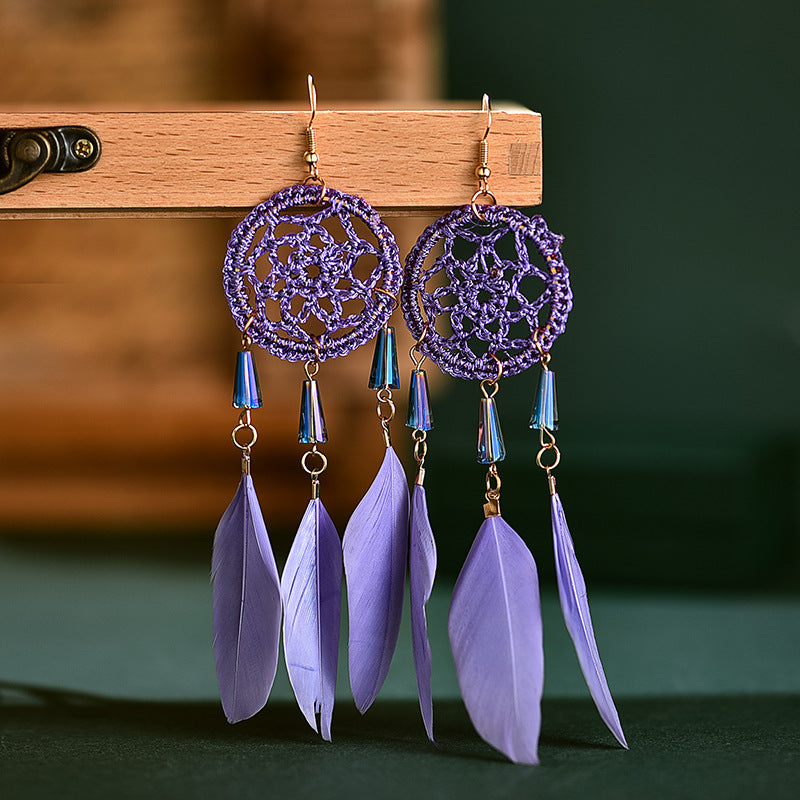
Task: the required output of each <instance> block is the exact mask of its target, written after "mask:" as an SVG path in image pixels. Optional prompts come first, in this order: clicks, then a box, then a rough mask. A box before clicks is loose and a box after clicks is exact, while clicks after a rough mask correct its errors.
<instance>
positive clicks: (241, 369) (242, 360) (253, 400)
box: [233, 350, 261, 408]
mask: <svg viewBox="0 0 800 800" xmlns="http://www.w3.org/2000/svg"><path fill="white" fill-rule="evenodd" d="M233 407H234V408H261V385H260V384H259V382H258V372H256V365H255V363H254V362H253V354H252V353H251V352H250V351H249V350H243V351H242V352H241V353H237V354H236V373H235V375H234V379H233Z"/></svg>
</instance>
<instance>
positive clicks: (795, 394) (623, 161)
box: [426, 0, 800, 588]
mask: <svg viewBox="0 0 800 800" xmlns="http://www.w3.org/2000/svg"><path fill="white" fill-rule="evenodd" d="M443 20H444V25H443V27H444V31H445V35H446V57H445V68H446V76H447V77H446V91H447V95H448V96H450V97H452V98H458V99H462V100H463V99H472V100H474V102H475V103H476V104H479V103H480V97H481V94H482V93H483V92H484V91H485V92H488V93H489V94H490V95H491V96H492V98H493V99H494V100H495V101H497V102H499V101H501V100H504V99H505V100H513V101H516V102H520V103H522V104H524V105H526V106H528V107H530V108H533V109H535V110H537V111H539V112H541V113H542V115H543V127H544V149H543V153H544V204H543V205H542V206H541V207H540V208H538V209H536V210H537V211H538V212H540V213H542V214H543V215H544V216H545V217H546V219H547V220H548V224H549V225H550V227H551V229H553V230H555V231H557V232H559V233H563V234H565V236H566V242H565V245H564V250H563V252H564V256H565V260H566V262H567V264H568V265H569V266H570V269H571V273H572V280H573V288H574V292H575V307H574V310H573V312H572V316H571V317H570V323H569V326H568V330H567V332H566V334H565V335H564V336H563V337H562V338H561V339H560V340H559V341H558V343H557V345H556V347H555V348H554V350H553V366H554V368H555V370H556V374H557V380H558V391H559V410H560V414H561V423H562V429H561V430H560V431H559V436H558V439H559V445H560V446H561V447H562V450H563V454H564V461H563V466H562V467H560V468H559V470H558V476H559V490H560V494H561V496H562V500H563V501H564V504H565V507H566V510H567V515H568V519H569V521H570V526H571V529H572V533H573V536H574V538H575V541H576V546H577V548H578V552H579V554H580V555H581V559H582V561H583V562H584V568H585V570H586V571H587V573H591V575H592V578H593V581H600V582H602V581H603V580H605V581H607V582H612V581H613V582H623V583H644V584H649V585H672V586H675V585H686V586H693V587H705V586H708V587H712V586H714V587H751V586H756V585H760V586H766V587H775V588H791V587H794V586H796V585H797V580H796V579H797V577H798V574H800V571H799V570H798V566H797V564H798V540H800V524H798V519H799V518H800V513H799V512H798V499H797V498H798V487H799V486H800V478H799V476H800V467H798V464H799V463H800V445H799V443H800V415H799V414H798V399H799V398H800V391H799V389H800V380H799V377H798V362H799V359H798V354H799V352H800V280H798V277H797V275H798V264H800V246H799V245H798V235H797V209H796V202H795V201H796V195H797V185H798V178H800V169H799V168H798V167H800V163H799V158H798V144H797V135H798V130H800V110H799V109H798V102H797V100H798V97H797V94H798V85H799V83H800V82H799V81H798V78H800V69H798V59H797V55H796V54H797V50H796V31H797V25H796V7H795V6H793V5H791V4H789V3H770V2H766V3H763V2H762V3H753V2H699V3H698V2H686V0H681V1H679V2H671V3H637V2H626V1H625V0H613V1H612V2H606V3H593V2H588V0H581V1H579V2H561V3H529V2H523V1H521V0H520V1H518V2H494V3H492V4H491V5H489V6H487V4H486V3H485V2H479V1H478V0H460V1H459V2H449V3H446V4H445V6H444V11H443ZM500 201H501V202H502V198H500ZM535 380H536V375H534V374H528V375H524V376H520V377H518V378H514V379H509V380H508V381H504V385H503V387H502V389H501V395H500V402H501V411H502V419H503V423H504V433H505V436H506V444H507V446H508V450H509V457H508V459H507V460H506V461H505V462H504V464H503V469H502V471H501V474H502V475H503V480H504V486H503V489H504V492H503V513H504V516H505V517H506V518H507V519H508V520H509V522H510V523H511V524H512V525H513V526H514V527H516V528H517V529H518V530H519V532H520V533H521V534H522V535H523V536H524V538H526V540H527V541H528V543H529V544H530V545H531V547H532V549H533V551H534V554H535V555H537V558H540V560H541V559H542V558H543V557H544V555H545V553H547V552H548V551H549V549H550V544H549V537H550V532H549V514H548V508H547V501H548V497H547V488H546V484H545V481H544V479H543V476H542V475H541V474H539V470H538V469H537V468H536V467H535V465H534V463H533V459H534V456H535V452H536V440H535V436H534V435H533V434H532V432H530V431H528V429H527V419H528V415H529V410H530V403H531V400H532V397H533V391H534V382H535ZM477 398H478V390H477V387H475V386H470V385H468V384H467V383H465V382H461V381H452V382H451V383H450V384H449V385H448V388H447V390H446V392H445V394H444V395H442V396H440V397H438V398H437V400H436V409H435V410H436V412H437V428H436V430H435V431H434V432H433V433H432V435H431V437H430V443H431V456H430V460H429V463H430V469H429V471H428V478H427V480H426V485H427V487H428V494H429V497H430V498H431V500H430V503H431V508H432V515H433V521H434V525H435V529H436V531H437V537H438V539H439V542H440V551H441V553H440V558H441V562H442V567H443V568H444V569H445V570H449V571H451V572H454V571H456V570H457V569H458V568H459V566H460V563H461V562H462V561H463V558H464V556H465V554H466V550H467V548H468V547H469V543H470V542H471V539H472V536H473V535H474V533H475V531H476V530H477V527H478V525H479V524H480V521H481V517H482V515H481V503H482V491H483V474H484V473H483V469H482V468H481V467H480V465H478V464H476V463H475V458H474V447H475V429H476V422H477V405H478V399H477ZM436 493H446V494H448V495H451V496H453V497H457V498H458V501H457V502H449V503H447V504H446V506H447V511H446V512H445V511H444V510H443V504H442V503H438V502H436V501H435V499H433V498H434V497H435V495H436ZM549 558H550V556H549V553H548V555H547V559H548V562H549ZM540 568H541V567H540ZM541 571H542V573H543V575H544V576H545V577H546V576H547V575H549V573H550V572H551V570H550V569H544V568H542V569H541Z"/></svg>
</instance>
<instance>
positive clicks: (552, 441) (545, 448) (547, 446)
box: [536, 428, 561, 478]
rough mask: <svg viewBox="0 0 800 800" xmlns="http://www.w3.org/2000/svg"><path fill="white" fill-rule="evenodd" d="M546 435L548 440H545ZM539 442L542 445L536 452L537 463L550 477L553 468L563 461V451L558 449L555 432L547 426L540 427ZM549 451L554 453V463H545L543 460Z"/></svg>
mask: <svg viewBox="0 0 800 800" xmlns="http://www.w3.org/2000/svg"><path fill="white" fill-rule="evenodd" d="M545 437H547V441H545ZM539 444H540V445H541V449H540V450H539V452H538V453H537V454H536V465H537V466H538V467H541V469H543V470H545V472H547V476H548V478H549V477H550V472H551V470H554V469H555V468H556V467H557V466H558V465H559V464H560V463H561V451H560V450H559V449H558V445H557V444H556V437H555V436H554V435H553V432H552V431H549V430H548V429H547V428H539ZM548 452H550V453H552V455H553V463H552V464H545V463H544V461H543V459H544V456H545V454H546V453H548Z"/></svg>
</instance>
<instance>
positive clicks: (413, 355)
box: [408, 321, 430, 369]
mask: <svg viewBox="0 0 800 800" xmlns="http://www.w3.org/2000/svg"><path fill="white" fill-rule="evenodd" d="M429 328H430V322H427V321H426V322H425V325H424V326H423V328H422V335H421V336H420V337H419V339H417V341H416V342H414V344H412V345H411V349H410V350H409V351H408V356H409V358H410V359H411V361H412V363H413V364H414V369H419V368H420V367H421V366H422V365H423V364H424V363H425V360H426V359H427V358H428V357H427V356H426V355H425V354H424V353H423V352H422V350H420V347H419V346H420V345H421V344H422V343H423V342H424V341H425V337H426V336H427V335H428V329H429ZM417 356H419V357H417Z"/></svg>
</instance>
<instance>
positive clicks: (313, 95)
mask: <svg viewBox="0 0 800 800" xmlns="http://www.w3.org/2000/svg"><path fill="white" fill-rule="evenodd" d="M484 97H486V95H484ZM308 102H309V105H310V106H311V119H309V121H308V126H307V128H306V130H310V129H311V126H312V125H313V124H314V117H316V116H317V87H316V86H314V76H313V75H311V74H309V76H308ZM490 119H491V118H490ZM486 132H487V134H488V132H489V131H488V130H487V131H486Z"/></svg>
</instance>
